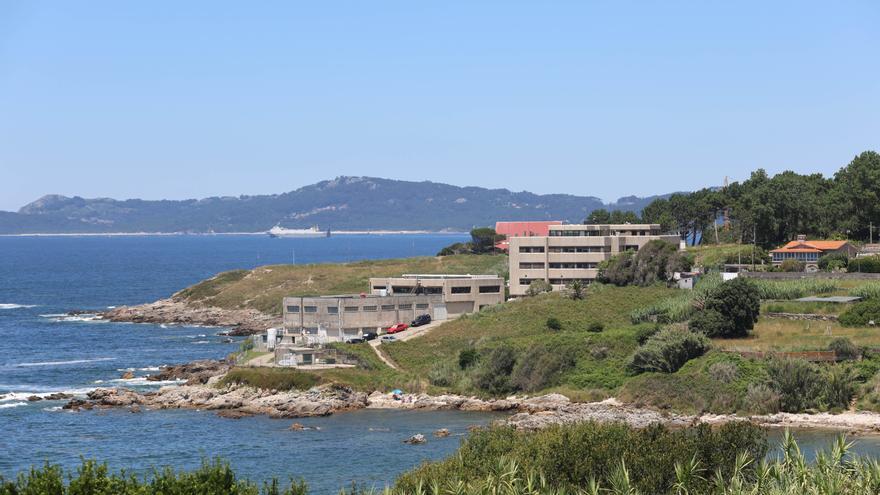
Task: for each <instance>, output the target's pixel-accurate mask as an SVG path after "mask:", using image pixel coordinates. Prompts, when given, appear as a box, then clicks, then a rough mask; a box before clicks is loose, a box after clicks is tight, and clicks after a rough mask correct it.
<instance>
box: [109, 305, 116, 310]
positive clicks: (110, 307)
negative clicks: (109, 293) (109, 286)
mask: <svg viewBox="0 0 880 495" xmlns="http://www.w3.org/2000/svg"><path fill="white" fill-rule="evenodd" d="M107 309H116V306H107Z"/></svg>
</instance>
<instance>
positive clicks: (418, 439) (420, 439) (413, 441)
mask: <svg viewBox="0 0 880 495" xmlns="http://www.w3.org/2000/svg"><path fill="white" fill-rule="evenodd" d="M427 441H428V440H426V439H425V435H422V434H421V433H416V434H415V435H413V436H411V437H409V438H407V439H406V440H404V441H403V443H408V444H410V445H418V444H422V443H425V442H427Z"/></svg>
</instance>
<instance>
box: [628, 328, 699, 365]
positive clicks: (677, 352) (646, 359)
mask: <svg viewBox="0 0 880 495" xmlns="http://www.w3.org/2000/svg"><path fill="white" fill-rule="evenodd" d="M707 350H709V340H708V339H707V338H706V337H704V336H703V335H700V334H696V333H693V332H690V331H688V330H682V329H677V328H667V329H665V330H662V331H660V332H659V333H657V334H656V335H653V336H651V337H650V338H649V339H648V340H647V341H646V342H645V343H644V345H642V346H641V347H639V348H638V349H637V350H636V352H635V354H633V356H632V357H631V358H630V362H629V366H628V367H629V369H630V370H632V371H634V372H636V373H642V372H645V371H659V372H663V373H674V372H676V371H678V369H679V368H681V367H682V366H683V365H684V363H686V362H688V361H690V360H691V359H694V358H696V357H700V356H702V355H703V354H704V353H705V352H706V351H707Z"/></svg>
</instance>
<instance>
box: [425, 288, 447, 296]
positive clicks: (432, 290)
mask: <svg viewBox="0 0 880 495" xmlns="http://www.w3.org/2000/svg"><path fill="white" fill-rule="evenodd" d="M422 294H443V287H422Z"/></svg>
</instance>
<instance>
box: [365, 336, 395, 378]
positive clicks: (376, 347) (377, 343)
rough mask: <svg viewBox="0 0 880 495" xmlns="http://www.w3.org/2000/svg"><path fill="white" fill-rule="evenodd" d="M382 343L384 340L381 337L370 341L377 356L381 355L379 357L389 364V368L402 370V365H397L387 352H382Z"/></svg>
mask: <svg viewBox="0 0 880 495" xmlns="http://www.w3.org/2000/svg"><path fill="white" fill-rule="evenodd" d="M381 344H382V342H381V341H380V340H379V339H375V340H371V341H370V347H372V348H373V351H374V352H375V353H376V355H377V356H379V359H381V360H382V362H383V363H385V364H387V365H388V367H389V368H391V369H393V370H397V371H400V366H397V363H395V362H394V361H392V360H391V358H389V357H388V356H386V355H385V353H384V352H382V350H381V349H379V346H380V345H381Z"/></svg>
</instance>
